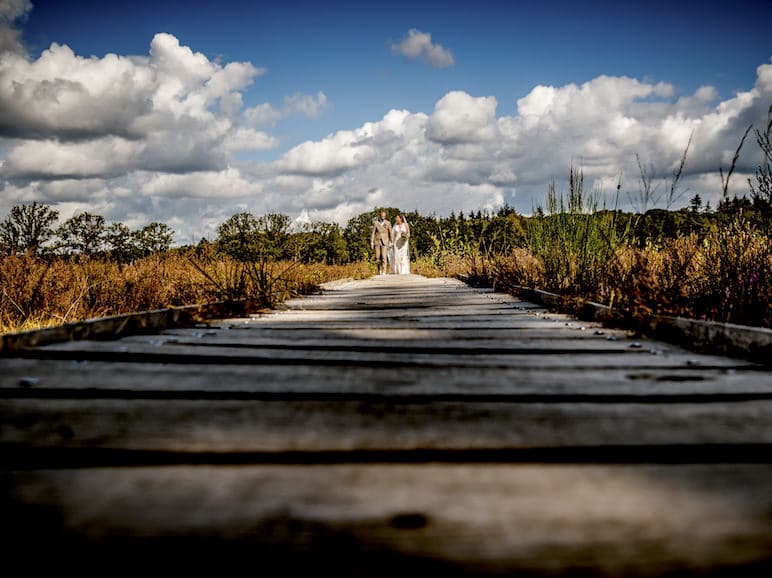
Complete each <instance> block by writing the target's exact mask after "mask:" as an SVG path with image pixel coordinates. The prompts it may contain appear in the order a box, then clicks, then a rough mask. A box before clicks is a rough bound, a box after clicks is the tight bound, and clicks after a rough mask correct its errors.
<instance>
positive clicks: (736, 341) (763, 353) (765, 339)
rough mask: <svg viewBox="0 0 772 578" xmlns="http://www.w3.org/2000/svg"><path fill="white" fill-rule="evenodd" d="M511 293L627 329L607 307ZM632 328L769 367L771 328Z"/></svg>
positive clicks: (536, 292) (687, 323) (677, 321)
mask: <svg viewBox="0 0 772 578" xmlns="http://www.w3.org/2000/svg"><path fill="white" fill-rule="evenodd" d="M462 280H463V279H462ZM513 291H514V293H516V294H517V296H518V297H521V298H523V299H528V300H529V301H533V302H535V303H538V304H540V305H543V306H545V307H550V308H554V309H557V310H560V311H568V312H569V313H571V314H573V315H576V316H577V317H579V318H580V319H583V320H585V321H597V322H599V323H603V324H605V325H608V326H619V327H624V326H625V325H627V326H629V321H627V322H625V320H624V319H622V318H621V317H620V313H619V312H618V311H615V310H614V309H613V308H612V307H609V306H608V305H602V304H600V303H595V302H593V301H586V300H575V299H570V298H567V297H565V296H563V295H558V294H557V293H551V292H549V291H544V290H542V289H534V288H532V287H524V286H516V287H514V289H513ZM635 329H636V330H638V331H640V332H642V333H644V334H646V335H650V336H652V337H656V338H658V339H662V340H663V341H668V342H671V343H676V344H678V345H682V346H684V347H687V348H689V349H692V350H694V351H699V352H700V353H712V354H718V355H728V356H733V357H742V358H745V359H750V360H752V361H757V362H761V363H764V364H766V365H770V364H772V329H766V328H764V327H753V326H749V325H736V324H734V323H722V322H719V321H703V320H700V319H689V318H686V317H672V316H667V315H653V316H651V317H650V318H647V319H645V320H642V321H640V322H638V323H637V326H636V327H635Z"/></svg>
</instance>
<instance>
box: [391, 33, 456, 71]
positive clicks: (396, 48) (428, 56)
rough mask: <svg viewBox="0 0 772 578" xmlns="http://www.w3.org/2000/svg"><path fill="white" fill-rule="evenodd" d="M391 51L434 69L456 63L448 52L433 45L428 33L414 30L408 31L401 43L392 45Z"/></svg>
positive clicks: (439, 45)
mask: <svg viewBox="0 0 772 578" xmlns="http://www.w3.org/2000/svg"><path fill="white" fill-rule="evenodd" d="M391 50H392V52H394V53H395V54H401V55H402V56H404V57H405V58H410V59H416V58H419V59H421V60H422V61H423V62H425V63H426V64H429V65H430V66H433V67H435V68H447V67H448V66H453V65H454V64H455V63H456V61H455V59H454V58H453V53H452V52H451V51H450V50H448V49H447V48H445V47H444V46H442V45H441V44H435V43H433V42H432V35H431V34H429V33H428V32H421V31H420V30H417V29H415V28H411V29H410V30H408V32H407V35H406V36H405V37H404V38H403V39H402V40H401V41H399V42H397V43H395V44H392V45H391Z"/></svg>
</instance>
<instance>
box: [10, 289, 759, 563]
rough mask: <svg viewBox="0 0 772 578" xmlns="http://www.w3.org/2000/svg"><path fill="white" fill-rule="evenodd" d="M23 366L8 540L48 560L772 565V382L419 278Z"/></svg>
mask: <svg viewBox="0 0 772 578" xmlns="http://www.w3.org/2000/svg"><path fill="white" fill-rule="evenodd" d="M13 355H14V356H12V357H6V358H2V359H0V423H1V424H2V428H1V429H0V456H2V466H1V467H2V473H1V474H0V475H1V476H2V477H1V478H0V479H1V480H2V489H3V494H2V502H1V503H2V505H3V509H4V513H3V515H2V516H1V517H0V526H1V527H2V532H3V541H4V544H6V545H8V547H9V548H8V551H9V552H12V553H14V555H18V556H20V557H24V556H26V554H25V553H27V552H40V551H45V552H47V553H49V556H48V557H32V558H29V557H25V558H24V559H25V560H27V562H28V563H30V564H32V565H34V563H35V560H38V561H40V562H41V563H43V562H51V561H52V560H56V561H57V562H58V563H60V564H65V563H67V562H68V561H69V562H72V563H77V564H79V565H81V566H82V565H84V564H86V565H88V564H89V563H97V562H98V561H100V560H102V558H103V557H105V556H109V557H110V558H109V559H110V560H112V561H113V562H114V561H115V560H116V558H115V557H114V556H120V558H118V559H120V560H122V561H123V562H122V564H123V563H125V564H126V565H128V566H131V565H132V564H137V565H138V566H139V567H142V566H141V565H142V564H143V560H144V557H145V556H150V555H154V556H160V557H161V559H162V561H166V562H169V563H173V564H174V565H175V566H177V567H182V566H185V565H191V566H195V567H200V566H201V565H203V564H206V563H212V564H214V565H216V566H217V567H219V568H222V567H225V566H228V565H230V564H236V563H243V562H245V561H248V562H250V563H252V564H253V565H254V566H253V567H255V568H259V569H260V570H262V571H263V572H264V573H266V572H275V573H277V574H278V573H281V574H286V573H292V574H301V573H303V574H306V573H308V572H312V571H313V572H316V571H319V570H321V569H327V570H332V571H336V572H337V573H339V574H354V575H401V576H405V575H408V576H409V575H419V574H420V575H423V576H426V575H427V574H428V575H443V576H445V575H463V574H468V573H471V574H479V573H489V572H490V573H499V572H513V571H519V572H521V573H522V574H523V575H534V576H538V575H562V574H571V575H593V576H595V575H598V576H630V575H636V576H666V575H667V576H673V575H679V576H681V575H686V576H689V575H694V576H697V575H699V576H702V575H705V574H706V573H707V574H709V575H710V574H715V575H744V576H748V575H759V576H761V575H768V573H769V571H770V568H771V567H772V554H771V553H772V516H771V515H770V512H772V493H770V492H769V488H770V486H772V374H770V372H769V371H768V369H765V368H764V367H762V366H760V365H756V364H753V363H750V362H747V361H742V360H737V359H731V358H727V357H717V356H708V355H700V354H696V353H692V352H689V351H686V350H683V349H681V348H679V347H677V346H674V345H670V344H666V343H662V342H656V341H650V340H641V339H639V338H632V337H629V336H628V335H626V334H625V333H624V332H623V331H620V330H610V329H605V328H602V327H600V326H599V325H598V324H594V323H584V322H581V321H578V320H576V319H574V318H571V317H569V316H566V315H560V314H555V313H551V312H548V311H547V310H546V309H543V308H541V307H539V306H538V305H535V304H533V303H529V302H526V301H522V300H519V299H516V298H514V297H510V296H506V295H502V294H498V293H493V292H489V291H486V290H478V289H473V288H470V287H468V286H466V285H464V284H462V283H460V282H458V281H455V280H451V279H427V278H424V277H420V276H415V275H412V276H399V277H397V276H385V277H374V278H371V279H368V280H363V281H351V282H340V283H333V284H328V285H327V286H326V289H325V291H324V292H323V293H322V294H321V295H315V296H310V297H305V298H301V299H295V300H291V301H289V302H287V303H286V304H285V305H284V306H283V307H282V309H281V310H280V311H276V312H274V313H270V314H266V315H260V316H252V317H249V318H237V319H224V320H218V321H215V322H211V323H209V324H206V325H201V326H198V327H194V328H189V329H168V330H165V331H163V332H161V333H159V334H156V335H136V336H131V337H125V338H123V339H120V340H117V341H71V342H66V343H56V344H50V345H45V346H41V347H37V348H29V349H24V350H22V351H19V352H16V353H14V354H13ZM127 557H128V558H127ZM738 572H739V574H737V573H738Z"/></svg>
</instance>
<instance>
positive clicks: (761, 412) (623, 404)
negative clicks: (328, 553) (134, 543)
mask: <svg viewBox="0 0 772 578" xmlns="http://www.w3.org/2000/svg"><path fill="white" fill-rule="evenodd" d="M0 422H1V423H2V424H3V427H2V430H0V460H2V459H3V458H5V457H6V456H7V455H10V453H8V452H11V451H16V448H15V447H10V446H7V447H6V446H4V445H2V444H17V445H21V446H23V447H24V448H26V450H25V451H31V450H32V449H35V448H46V447H52V448H57V449H61V448H69V447H76V448H79V447H86V448H97V447H101V448H109V449H119V450H127V449H128V450H148V451H165V452H174V451H178V452H229V453H239V452H275V451H298V450H302V451H304V452H330V451H362V450H389V451H402V450H414V449H432V450H435V449H440V450H454V451H455V450H467V449H475V450H480V449H487V450H500V449H508V450H519V449H523V448H545V447H546V448H554V447H563V446H564V447H572V448H577V447H597V446H609V447H611V446H625V447H626V448H628V449H627V451H629V453H630V455H631V456H632V455H633V452H634V450H635V448H634V446H646V445H651V446H658V445H662V446H673V445H683V446H688V445H689V444H691V445H695V446H699V445H702V444H772V427H770V425H769V424H772V399H770V398H769V396H768V398H767V399H761V400H750V401H737V402H729V403H727V402H725V401H718V402H716V401H714V402H712V403H698V402H696V401H694V400H692V401H691V402H688V403H684V402H681V403H678V402H671V403H658V404H657V403H630V401H629V400H623V399H622V400H619V401H618V402H617V403H600V404H599V403H592V402H590V401H584V402H578V401H573V402H570V403H569V402H565V401H562V400H561V401H551V402H547V401H544V400H541V401H539V400H536V401H533V402H531V403H514V402H507V401H485V400H479V401H477V402H475V403H470V402H468V401H465V400H463V399H460V400H456V401H431V400H424V401H423V402H417V401H411V400H410V399H409V398H408V399H402V400H399V399H398V400H388V399H366V398H365V399H359V400H351V401H349V400H346V399H345V398H344V399H332V400H316V401H309V400H303V399H294V400H293V399H290V400H281V399H278V400H271V401H254V400H225V401H223V400H216V399H215V400H211V399H205V400H179V399H162V400H147V399H70V400H62V399H44V400H34V399H32V400H31V399H13V400H9V399H7V400H4V402H3V404H2V406H0ZM771 448H772V445H770V446H769V447H768V448H767V449H766V450H765V451H766V452H768V455H767V456H766V459H767V460H769V461H770V462H772V449H771ZM621 451H622V452H624V451H626V450H621ZM733 451H736V450H733ZM4 452H5V453H4ZM696 452H697V449H690V447H684V448H682V455H681V459H682V460H683V461H688V460H689V459H691V458H692V457H693V456H695V455H696ZM534 455H535V454H534ZM564 455H568V456H569V457H568V458H567V459H570V454H564ZM577 455H578V454H577ZM604 455H606V454H605V453H604V452H602V451H601V452H599V453H598V456H599V457H600V458H602V457H603V456H604ZM609 455H610V454H609ZM647 455H653V456H656V447H655V448H653V449H652V450H651V453H650V454H647ZM512 456H513V458H514V456H515V452H512ZM663 458H666V459H667V460H668V461H670V460H672V459H673V458H672V454H670V453H667V454H665V452H664V451H663ZM564 459H566V458H564ZM618 459H620V458H614V460H618ZM634 459H635V460H637V459H639V458H637V457H635V458H634ZM650 459H656V457H655V458H650ZM714 459H717V460H724V461H734V459H744V457H743V456H741V455H738V457H737V458H734V457H732V456H731V455H727V454H720V455H716V456H714ZM755 460H758V458H754V461H755Z"/></svg>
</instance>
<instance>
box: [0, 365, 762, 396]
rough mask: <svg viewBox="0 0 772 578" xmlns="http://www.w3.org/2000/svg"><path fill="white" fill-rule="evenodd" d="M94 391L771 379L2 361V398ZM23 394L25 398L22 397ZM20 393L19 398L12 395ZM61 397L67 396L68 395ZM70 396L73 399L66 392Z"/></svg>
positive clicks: (603, 387)
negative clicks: (39, 393) (59, 392)
mask: <svg viewBox="0 0 772 578" xmlns="http://www.w3.org/2000/svg"><path fill="white" fill-rule="evenodd" d="M81 389H89V390H90V391H89V395H91V396H94V397H98V396H100V395H105V394H104V393H100V391H102V390H122V391H127V392H143V391H151V392H152V391H168V392H170V395H171V394H174V392H181V393H180V395H190V396H192V397H195V394H196V392H201V391H210V392H219V393H220V394H221V395H222V396H223V398H224V399H227V398H228V396H229V395H235V394H238V393H243V392H258V393H259V392H267V393H287V394H290V393H297V394H307V395H313V394H320V393H337V394H341V395H381V396H383V397H390V396H401V397H403V398H404V397H406V396H422V397H431V396H440V397H441V396H448V395H459V396H468V398H469V399H470V400H471V399H474V398H475V396H485V395H493V396H512V397H514V396H517V395H563V396H566V395H587V396H593V395H595V396H597V395H631V396H638V397H639V398H641V399H643V400H645V399H653V398H654V396H656V395H678V394H682V395H690V394H698V395H716V394H727V393H731V394H738V395H741V394H744V393H769V392H770V391H772V373H770V372H765V371H748V370H743V369H732V368H729V369H709V368H705V367H702V366H700V365H695V364H688V365H687V364H684V365H683V366H679V367H677V368H673V367H667V366H663V367H657V368H651V367H650V368H633V367H617V368H606V369H604V370H603V371H599V370H598V369H597V368H586V367H585V368H576V367H575V368H572V369H571V380H570V381H568V380H566V377H565V369H564V368H562V367H541V366H540V367H513V368H495V367H494V368H478V369H476V371H475V372H474V373H470V372H468V371H465V370H463V369H459V368H449V367H410V368H403V367H399V366H385V367H380V366H360V367H356V366H355V367H347V368H346V369H345V371H342V370H341V368H340V367H338V366H323V365H293V366H286V365H281V364H277V365H267V364H266V365H243V366H239V365H226V366H220V365H214V364H211V365H202V364H196V363H192V364H179V365H176V364H166V365H161V364H145V363H136V362H134V363H132V362H128V363H126V362H110V361H89V362H85V361H59V360H39V359H4V360H0V395H9V394H3V393H2V392H5V391H8V390H11V391H18V392H19V393H18V395H28V396H31V397H34V396H36V395H38V394H37V393H36V392H38V391H40V390H45V391H46V392H48V393H47V394H46V395H50V396H52V397H55V396H56V395H57V394H56V391H57V390H70V391H71V390H81ZM25 392H26V393H25ZM13 395H17V394H13ZM62 395H65V393H63V394H62ZM67 395H71V393H67Z"/></svg>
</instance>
